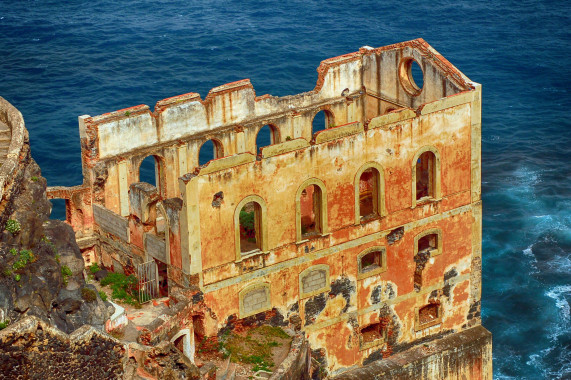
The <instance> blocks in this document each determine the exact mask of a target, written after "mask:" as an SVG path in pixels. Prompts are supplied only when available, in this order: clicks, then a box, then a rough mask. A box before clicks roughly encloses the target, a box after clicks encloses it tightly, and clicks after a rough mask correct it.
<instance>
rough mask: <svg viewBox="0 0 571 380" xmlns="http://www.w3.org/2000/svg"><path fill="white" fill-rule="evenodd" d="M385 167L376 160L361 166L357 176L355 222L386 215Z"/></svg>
mask: <svg viewBox="0 0 571 380" xmlns="http://www.w3.org/2000/svg"><path fill="white" fill-rule="evenodd" d="M384 183H385V181H384V178H383V168H382V166H380V165H379V164H377V163H375V162H369V163H367V164H365V165H363V166H362V167H361V169H359V171H358V172H357V174H356V176H355V224H359V223H360V222H361V221H363V220H365V221H366V220H367V219H372V218H374V217H377V216H383V215H385V204H384Z"/></svg>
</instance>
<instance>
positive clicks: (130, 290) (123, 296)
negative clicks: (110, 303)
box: [101, 273, 139, 306]
mask: <svg viewBox="0 0 571 380" xmlns="http://www.w3.org/2000/svg"><path fill="white" fill-rule="evenodd" d="M138 282H139V281H138V280H137V277H135V276H133V275H130V276H125V275H124V274H122V273H109V274H108V275H107V276H105V278H103V279H102V280H101V286H107V285H109V287H110V288H111V290H112V293H111V297H113V299H114V300H120V301H123V302H125V303H126V304H129V305H135V306H137V305H138V304H139V301H138V299H137V296H136V294H137V283H138Z"/></svg>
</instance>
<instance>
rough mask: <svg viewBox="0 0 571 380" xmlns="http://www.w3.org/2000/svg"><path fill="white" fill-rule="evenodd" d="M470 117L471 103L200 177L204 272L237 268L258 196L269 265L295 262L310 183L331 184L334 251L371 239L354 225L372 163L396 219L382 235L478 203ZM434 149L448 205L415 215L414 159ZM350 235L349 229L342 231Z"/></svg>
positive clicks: (384, 224)
mask: <svg viewBox="0 0 571 380" xmlns="http://www.w3.org/2000/svg"><path fill="white" fill-rule="evenodd" d="M469 112H470V104H463V105H460V106H456V107H453V108H449V109H445V110H442V111H438V112H435V113H432V114H429V115H423V116H421V117H418V118H414V119H409V120H406V121H404V122H400V123H394V124H392V125H388V126H384V127H383V128H376V129H371V130H368V131H366V132H365V133H360V134H356V135H353V136H349V137H345V138H343V139H340V140H337V141H330V142H325V143H322V144H317V145H313V146H311V147H309V148H305V149H301V150H297V151H295V152H289V153H285V154H282V155H278V156H274V157H270V158H266V159H262V160H261V161H256V162H253V163H248V164H243V165H239V166H236V167H232V168H229V169H225V170H222V171H219V172H215V173H212V174H208V175H199V176H198V177H196V178H193V179H192V180H193V181H199V185H198V189H199V195H198V196H199V208H200V210H199V212H200V236H201V238H200V241H201V251H202V267H203V269H205V270H206V269H209V268H215V267H219V266H221V265H224V264H228V263H231V262H234V261H235V259H236V255H235V246H234V244H235V241H234V238H233V237H234V228H235V226H234V213H235V211H236V206H237V204H238V203H239V202H240V201H241V200H242V199H243V198H245V197H246V196H248V195H253V194H255V195H259V196H260V197H261V198H263V199H264V200H265V202H266V204H267V220H268V226H267V228H268V231H269V233H268V248H269V250H270V251H273V252H272V254H271V255H270V257H269V258H268V260H269V262H280V261H283V260H287V259H290V258H293V257H295V256H296V255H297V252H296V246H295V245H293V243H294V242H295V236H296V234H295V231H296V230H295V220H296V219H295V212H296V208H295V195H296V193H297V191H298V189H299V187H300V186H301V184H302V183H303V181H305V180H306V179H308V178H317V179H320V180H321V181H323V183H325V189H323V190H324V192H326V193H327V211H328V213H327V214H328V227H329V231H330V232H331V233H332V235H331V237H330V240H329V243H330V244H338V243H340V242H342V241H346V240H350V239H354V238H356V237H358V236H363V235H366V234H367V232H368V231H367V228H366V227H359V226H357V227H354V226H353V225H354V182H355V175H356V173H357V171H358V169H359V168H360V167H361V166H362V165H364V164H366V163H368V162H376V163H378V164H380V165H382V167H383V168H384V173H383V174H384V180H385V194H384V196H385V200H386V208H387V211H388V213H389V215H388V216H387V217H386V218H383V219H382V220H380V221H377V222H376V225H375V226H374V227H375V228H374V230H377V231H378V230H379V229H380V230H383V229H387V228H391V227H394V226H398V225H402V224H404V223H407V222H409V221H411V220H415V219H418V218H422V217H426V216H428V215H431V214H435V213H438V212H444V211H446V210H449V209H453V208H456V207H458V206H460V205H463V204H468V203H470V196H469V190H470V175H469V174H470V148H471V147H470V113H469ZM426 145H430V146H433V147H435V148H436V149H437V150H438V152H439V154H440V159H441V168H442V171H441V174H440V176H441V180H442V197H443V198H444V199H443V200H442V201H441V202H440V203H439V204H437V205H432V206H431V207H417V208H416V209H414V210H411V209H410V206H411V192H412V182H411V172H412V160H413V157H414V156H415V154H416V153H417V152H418V150H419V149H421V148H422V147H424V146H426ZM220 191H222V192H223V193H224V201H223V203H222V205H221V207H219V208H217V207H212V206H211V205H210V204H211V203H212V199H213V196H214V194H216V193H218V192H220ZM464 192H465V193H464ZM373 223H374V222H373ZM345 228H347V229H348V230H347V231H342V230H343V229H345ZM323 244H326V245H327V242H325V243H323ZM286 251H287V252H286ZM227 275H229V276H233V275H234V273H228V274H227ZM224 276H225V273H220V276H216V277H217V278H216V280H221V279H223V278H224ZM205 283H207V282H206V281H205Z"/></svg>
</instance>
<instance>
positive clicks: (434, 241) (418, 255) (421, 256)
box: [414, 228, 442, 292]
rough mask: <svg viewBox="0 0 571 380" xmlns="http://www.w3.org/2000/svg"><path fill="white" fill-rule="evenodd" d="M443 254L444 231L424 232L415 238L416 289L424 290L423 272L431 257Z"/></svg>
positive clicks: (433, 229)
mask: <svg viewBox="0 0 571 380" xmlns="http://www.w3.org/2000/svg"><path fill="white" fill-rule="evenodd" d="M441 253H442V230H440V229H439V228H432V229H429V230H425V231H422V232H421V233H419V234H418V235H416V236H415V237H414V262H415V263H416V265H415V270H414V289H415V290H416V291H417V292H418V291H420V289H421V288H422V285H423V284H422V272H423V271H424V268H425V267H426V264H427V263H428V260H430V258H431V257H434V256H437V255H440V254H441Z"/></svg>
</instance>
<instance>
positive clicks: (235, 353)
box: [220, 325, 291, 372]
mask: <svg viewBox="0 0 571 380" xmlns="http://www.w3.org/2000/svg"><path fill="white" fill-rule="evenodd" d="M289 339H291V338H290V336H289V335H288V334H286V332H285V331H283V330H282V329H281V328H279V327H274V326H268V325H264V326H260V327H256V328H253V329H252V330H250V331H248V333H247V334H246V336H241V335H238V334H236V333H233V332H232V333H229V334H225V335H223V336H221V344H220V346H221V350H222V351H223V352H225V353H226V357H227V356H228V355H232V358H231V359H230V360H231V361H233V362H241V363H245V364H253V367H252V370H253V371H254V372H256V371H260V370H264V371H272V369H273V367H274V362H273V360H272V347H278V346H281V345H282V344H283V343H284V341H285V340H289Z"/></svg>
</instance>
